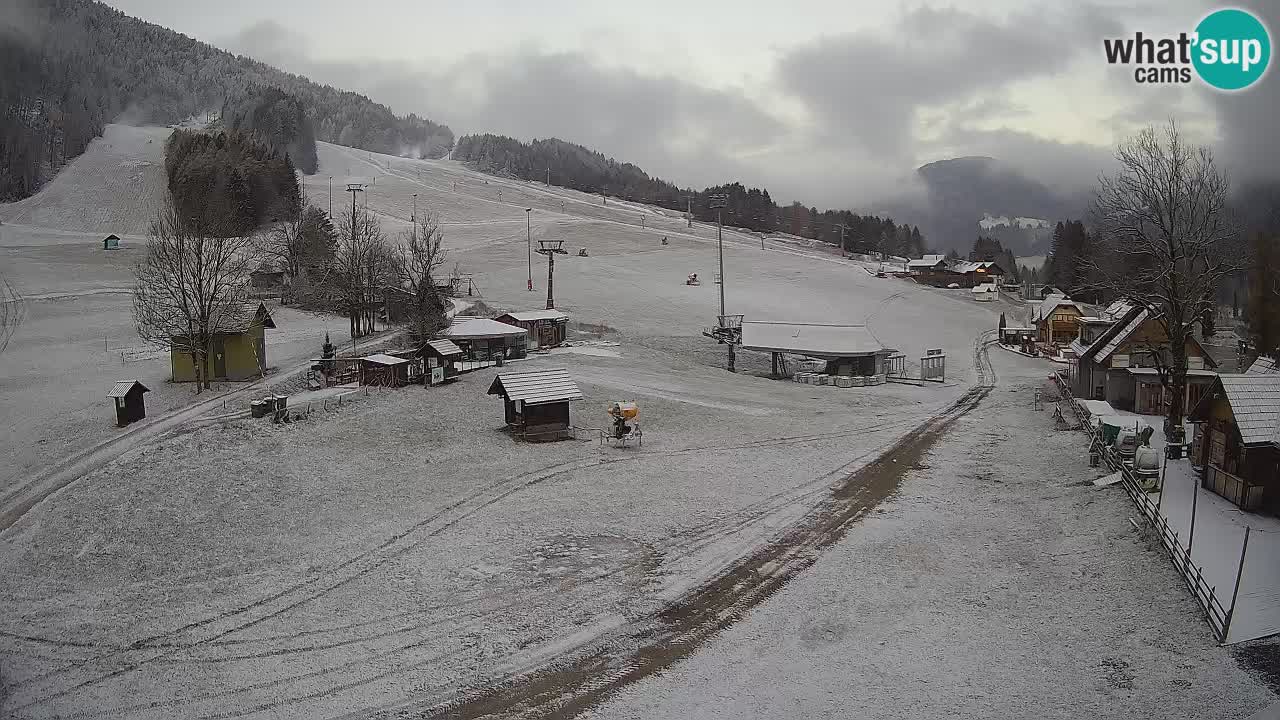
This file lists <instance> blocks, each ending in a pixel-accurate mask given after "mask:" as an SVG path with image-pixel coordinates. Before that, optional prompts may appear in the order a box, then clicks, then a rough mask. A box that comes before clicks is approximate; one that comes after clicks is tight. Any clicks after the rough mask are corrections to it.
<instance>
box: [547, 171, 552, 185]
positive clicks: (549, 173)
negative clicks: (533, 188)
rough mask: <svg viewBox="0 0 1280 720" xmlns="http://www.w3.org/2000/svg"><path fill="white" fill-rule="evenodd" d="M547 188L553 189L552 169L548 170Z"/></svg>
mask: <svg viewBox="0 0 1280 720" xmlns="http://www.w3.org/2000/svg"><path fill="white" fill-rule="evenodd" d="M547 187H551V168H550V167H548V168H547Z"/></svg>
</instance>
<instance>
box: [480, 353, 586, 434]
mask: <svg viewBox="0 0 1280 720" xmlns="http://www.w3.org/2000/svg"><path fill="white" fill-rule="evenodd" d="M488 394H489V395H500V396H501V397H502V399H503V404H504V406H505V410H506V421H507V425H508V426H509V427H511V429H512V430H514V431H516V432H518V433H519V434H520V435H522V436H524V437H527V438H532V439H539V440H549V439H557V438H560V437H563V436H564V434H565V433H566V432H567V431H568V430H569V424H570V423H569V402H570V401H572V400H581V399H582V391H581V390H579V389H578V386H577V384H575V383H574V382H573V379H572V378H570V377H569V372H568V371H567V370H564V369H561V368H552V369H547V370H530V371H526V372H516V373H502V374H500V375H498V377H496V378H494V379H493V384H492V385H490V386H489V393H488Z"/></svg>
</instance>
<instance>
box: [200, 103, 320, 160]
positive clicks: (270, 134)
mask: <svg viewBox="0 0 1280 720" xmlns="http://www.w3.org/2000/svg"><path fill="white" fill-rule="evenodd" d="M221 118H222V126H223V127H225V128H228V129H230V130H241V131H244V132H248V133H251V134H252V135H254V136H255V137H256V138H258V140H259V141H261V142H263V143H266V144H267V145H269V146H271V148H272V149H273V150H275V151H276V152H277V153H279V154H280V155H288V156H289V159H290V160H292V161H293V164H294V166H295V167H297V168H298V169H299V170H301V171H302V172H304V173H306V174H307V175H314V174H315V172H316V168H317V167H319V159H318V158H317V157H316V132H315V128H314V127H312V125H311V118H309V117H307V112H306V108H305V107H304V106H303V105H302V103H301V102H300V101H299V100H298V99H297V98H295V97H294V96H292V95H289V94H287V93H285V92H284V91H283V90H281V89H279V88H274V87H266V88H254V89H253V90H251V91H250V92H248V93H247V94H245V95H244V96H243V97H242V98H240V99H239V101H238V102H236V101H233V100H232V99H231V98H228V99H227V101H226V102H224V103H223V105H222V115H221Z"/></svg>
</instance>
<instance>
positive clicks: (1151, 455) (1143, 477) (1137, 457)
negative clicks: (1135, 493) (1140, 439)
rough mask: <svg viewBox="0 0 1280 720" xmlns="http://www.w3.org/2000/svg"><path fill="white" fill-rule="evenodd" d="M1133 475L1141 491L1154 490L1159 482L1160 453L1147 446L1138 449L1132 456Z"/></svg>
mask: <svg viewBox="0 0 1280 720" xmlns="http://www.w3.org/2000/svg"><path fill="white" fill-rule="evenodd" d="M1133 474H1134V475H1135V476H1137V479H1138V482H1139V483H1141V485H1142V489H1143V490H1145V491H1146V492H1152V491H1154V490H1156V489H1157V487H1158V485H1159V482H1160V451H1159V450H1156V449H1155V448H1153V447H1148V446H1142V447H1139V448H1138V450H1137V452H1135V453H1134V454H1133Z"/></svg>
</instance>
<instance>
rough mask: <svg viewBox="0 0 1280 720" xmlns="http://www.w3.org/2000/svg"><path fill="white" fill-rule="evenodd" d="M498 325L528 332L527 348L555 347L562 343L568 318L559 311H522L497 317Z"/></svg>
mask: <svg viewBox="0 0 1280 720" xmlns="http://www.w3.org/2000/svg"><path fill="white" fill-rule="evenodd" d="M494 319H495V320H497V321H498V322H500V323H506V324H507V325H513V326H515V327H520V328H524V329H525V330H527V331H528V332H529V346H530V347H533V348H548V347H556V346H558V345H560V344H561V343H563V342H564V340H565V334H566V332H567V328H568V325H569V316H568V315H567V314H565V313H563V312H561V311H559V310H522V311H519V312H510V313H507V314H506V315H499V316H498V317H496V318H494Z"/></svg>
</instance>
